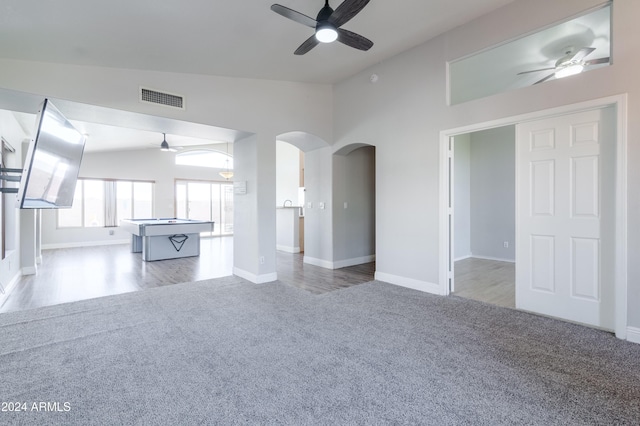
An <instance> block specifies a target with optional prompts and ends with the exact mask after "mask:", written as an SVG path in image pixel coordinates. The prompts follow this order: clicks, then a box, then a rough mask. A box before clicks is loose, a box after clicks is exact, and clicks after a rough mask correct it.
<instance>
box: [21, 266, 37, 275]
mask: <svg viewBox="0 0 640 426" xmlns="http://www.w3.org/2000/svg"><path fill="white" fill-rule="evenodd" d="M21 272H22V275H35V274H36V272H38V268H36V267H35V266H25V267H24V268H22V270H21Z"/></svg>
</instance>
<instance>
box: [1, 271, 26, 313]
mask: <svg viewBox="0 0 640 426" xmlns="http://www.w3.org/2000/svg"><path fill="white" fill-rule="evenodd" d="M20 277H22V275H20V274H16V276H15V277H13V279H12V280H11V281H10V282H9V284H7V286H6V287H5V288H4V293H0V306H2V304H3V303H4V301H5V300H6V299H7V298H8V297H9V295H11V292H12V291H13V288H14V287H15V286H16V284H18V281H20Z"/></svg>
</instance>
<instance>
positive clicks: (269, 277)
mask: <svg viewBox="0 0 640 426" xmlns="http://www.w3.org/2000/svg"><path fill="white" fill-rule="evenodd" d="M233 275H237V276H239V277H240V278H244V279H245V280H247V281H251V282H252V283H254V284H264V283H270V282H273V281H277V280H278V274H277V273H276V272H272V273H270V274H262V275H256V274H253V273H251V272H248V271H245V270H244V269H240V268H236V267H235V266H234V267H233Z"/></svg>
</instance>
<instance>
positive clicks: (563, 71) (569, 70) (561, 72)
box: [555, 62, 584, 78]
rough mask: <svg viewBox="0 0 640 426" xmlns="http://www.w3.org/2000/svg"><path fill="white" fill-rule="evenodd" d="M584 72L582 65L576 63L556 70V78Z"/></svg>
mask: <svg viewBox="0 0 640 426" xmlns="http://www.w3.org/2000/svg"><path fill="white" fill-rule="evenodd" d="M583 70H584V63H582V62H576V63H573V64H569V65H567V66H564V67H559V68H556V72H555V76H556V78H564V77H569V76H570V75H576V74H580V73H581V72H582V71H583Z"/></svg>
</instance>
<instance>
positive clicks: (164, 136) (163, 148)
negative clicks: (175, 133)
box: [160, 133, 175, 152]
mask: <svg viewBox="0 0 640 426" xmlns="http://www.w3.org/2000/svg"><path fill="white" fill-rule="evenodd" d="M160 151H164V152H170V151H175V150H173V149H171V148H169V143H168V142H167V134H166V133H163V134H162V143H161V144H160Z"/></svg>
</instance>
